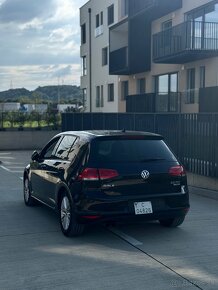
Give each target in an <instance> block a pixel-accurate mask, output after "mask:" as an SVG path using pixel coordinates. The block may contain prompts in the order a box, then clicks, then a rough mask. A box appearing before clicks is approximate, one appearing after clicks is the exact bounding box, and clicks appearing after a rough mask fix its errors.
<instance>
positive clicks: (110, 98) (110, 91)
mask: <svg viewBox="0 0 218 290" xmlns="http://www.w3.org/2000/svg"><path fill="white" fill-rule="evenodd" d="M108 102H114V84H108Z"/></svg>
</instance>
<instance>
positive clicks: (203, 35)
mask: <svg viewBox="0 0 218 290" xmlns="http://www.w3.org/2000/svg"><path fill="white" fill-rule="evenodd" d="M215 56H218V23H214V22H189V21H187V22H184V23H182V24H179V25H177V26H174V27H172V28H170V29H167V30H165V31H162V32H159V33H157V34H155V35H153V61H154V62H155V63H171V64H182V63H187V62H191V61H195V60H200V59H204V58H209V57H215Z"/></svg>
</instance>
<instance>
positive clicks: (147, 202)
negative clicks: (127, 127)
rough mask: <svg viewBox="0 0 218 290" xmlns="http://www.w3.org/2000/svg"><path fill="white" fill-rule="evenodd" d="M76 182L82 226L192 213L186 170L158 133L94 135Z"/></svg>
mask: <svg viewBox="0 0 218 290" xmlns="http://www.w3.org/2000/svg"><path fill="white" fill-rule="evenodd" d="M77 183H79V184H80V190H81V192H80V197H79V199H78V202H77V214H78V217H79V220H80V221H81V222H90V221H92V222H93V221H106V220H110V221H122V220H126V219H128V220H165V219H166V220H167V219H172V218H177V217H181V218H184V217H185V215H186V214H187V212H188V209H189V196H188V187H187V178H186V174H185V170H184V168H183V166H182V165H181V164H180V163H179V161H178V160H177V159H176V157H175V156H174V154H173V153H172V152H171V151H170V149H169V148H168V146H167V145H166V144H165V142H164V141H163V138H162V137H161V136H160V135H155V134H148V133H147V134H142V133H140V134H139V133H137V132H135V133H131V134H130V133H128V132H127V133H124V134H117V135H116V134H113V135H108V136H96V138H93V139H92V140H91V142H90V145H89V149H88V154H87V161H86V162H85V163H84V166H83V167H82V168H81V170H80V171H79V173H78V176H77Z"/></svg>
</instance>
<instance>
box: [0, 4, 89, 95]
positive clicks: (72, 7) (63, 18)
mask: <svg viewBox="0 0 218 290" xmlns="http://www.w3.org/2000/svg"><path fill="white" fill-rule="evenodd" d="M86 2H87V0H0V91H3V90H7V89H9V88H10V87H11V86H13V88H20V87H25V88H27V89H35V88H36V87H38V86H44V85H57V84H58V82H59V84H67V85H68V84H76V85H79V80H80V57H79V50H80V26H79V8H80V7H81V6H82V5H83V4H85V3H86Z"/></svg>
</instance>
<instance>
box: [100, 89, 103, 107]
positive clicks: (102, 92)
mask: <svg viewBox="0 0 218 290" xmlns="http://www.w3.org/2000/svg"><path fill="white" fill-rule="evenodd" d="M100 105H101V107H104V86H102V85H101V104H100Z"/></svg>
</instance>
